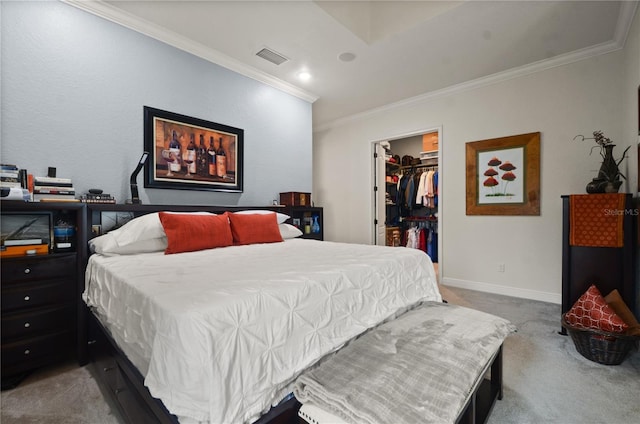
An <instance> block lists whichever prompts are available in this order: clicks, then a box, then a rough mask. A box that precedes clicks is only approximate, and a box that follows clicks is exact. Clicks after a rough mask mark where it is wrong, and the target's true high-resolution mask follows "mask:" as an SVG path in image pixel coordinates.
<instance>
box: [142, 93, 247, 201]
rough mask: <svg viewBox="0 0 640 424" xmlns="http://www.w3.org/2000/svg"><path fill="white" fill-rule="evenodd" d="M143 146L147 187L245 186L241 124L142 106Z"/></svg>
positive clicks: (235, 189) (222, 188)
mask: <svg viewBox="0 0 640 424" xmlns="http://www.w3.org/2000/svg"><path fill="white" fill-rule="evenodd" d="M202 146H204V149H205V151H204V152H203V151H202V149H203V148H202ZM144 150H145V151H146V152H149V155H150V156H149V160H147V161H146V162H145V165H144V167H145V172H144V186H145V187H146V188H164V189H178V190H204V191H224V192H242V191H243V153H244V130H243V129H241V128H236V127H232V126H229V125H225V124H220V123H217V122H211V121H207V120H205V119H200V118H194V117H191V116H186V115H181V114H178V113H174V112H169V111H166V110H161V109H156V108H152V107H149V106H144Z"/></svg>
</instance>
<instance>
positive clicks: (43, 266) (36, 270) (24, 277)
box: [1, 253, 76, 286]
mask: <svg viewBox="0 0 640 424" xmlns="http://www.w3.org/2000/svg"><path fill="white" fill-rule="evenodd" d="M1 272H2V285H3V286H5V285H6V284H8V283H9V284H10V283H17V282H22V281H33V280H49V279H53V278H60V277H72V276H75V275H76V254H75V253H71V254H68V255H42V256H34V257H25V258H11V259H5V260H3V261H2V270H1Z"/></svg>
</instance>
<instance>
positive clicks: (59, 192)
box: [33, 177, 79, 202]
mask: <svg viewBox="0 0 640 424" xmlns="http://www.w3.org/2000/svg"><path fill="white" fill-rule="evenodd" d="M33 201H34V202H78V201H79V200H78V199H76V191H75V189H74V187H73V183H72V182H71V178H58V177H35V178H34V181H33Z"/></svg>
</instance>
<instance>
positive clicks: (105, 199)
mask: <svg viewBox="0 0 640 424" xmlns="http://www.w3.org/2000/svg"><path fill="white" fill-rule="evenodd" d="M80 201H81V202H83V203H116V199H115V198H114V197H113V196H112V195H110V194H105V193H100V194H95V193H87V194H83V195H82V196H80Z"/></svg>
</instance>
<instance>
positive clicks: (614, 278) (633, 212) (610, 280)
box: [561, 194, 640, 334]
mask: <svg viewBox="0 0 640 424" xmlns="http://www.w3.org/2000/svg"><path fill="white" fill-rule="evenodd" d="M589 196H603V195H601V194H590V195H589ZM623 196H624V208H623V209H620V210H617V211H614V210H608V209H598V210H596V211H592V212H593V213H599V214H608V215H615V216H616V217H619V219H620V220H621V221H622V236H621V237H622V243H621V246H618V247H598V246H581V245H573V244H572V243H571V242H570V232H571V227H572V225H574V223H573V222H572V219H571V218H572V217H571V196H569V195H565V196H562V205H563V206H562V211H563V212H562V215H563V219H562V227H563V229H562V313H565V312H567V311H568V310H569V309H571V307H572V306H573V304H574V303H575V302H576V300H578V298H579V297H580V296H581V295H582V294H583V293H584V292H585V291H586V290H587V289H588V288H589V286H590V285H591V284H595V285H596V287H598V289H599V290H600V292H601V293H602V295H603V296H606V295H607V294H608V293H609V292H610V291H612V290H614V289H617V290H618V292H620V295H621V296H622V299H623V300H624V302H625V303H626V304H627V306H628V307H629V309H631V311H632V312H633V313H634V314H635V315H636V316H638V315H639V314H640V291H639V288H638V283H637V275H636V271H637V269H636V268H637V267H638V263H637V260H638V257H637V243H638V228H637V221H638V214H639V212H638V208H637V206H636V205H634V201H633V199H632V197H631V194H625V195H623ZM593 231H594V233H597V232H598V228H597V227H594V229H593ZM561 333H562V334H566V330H565V329H564V328H562V330H561Z"/></svg>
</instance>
